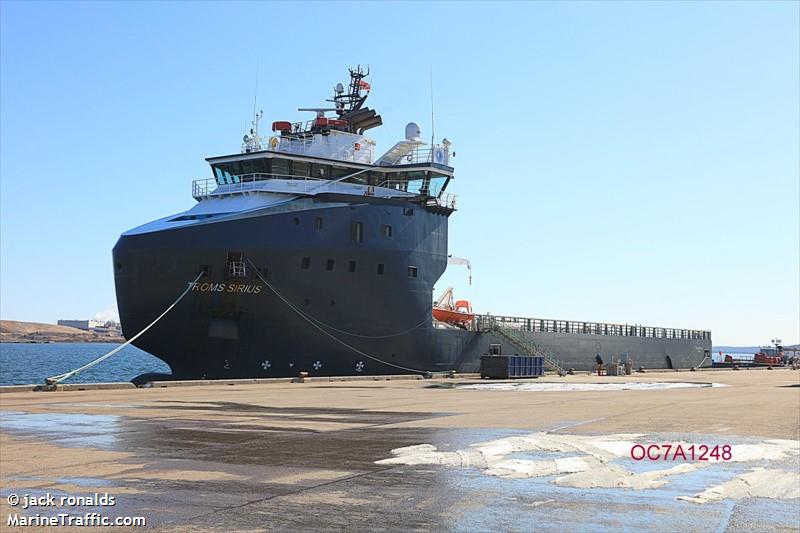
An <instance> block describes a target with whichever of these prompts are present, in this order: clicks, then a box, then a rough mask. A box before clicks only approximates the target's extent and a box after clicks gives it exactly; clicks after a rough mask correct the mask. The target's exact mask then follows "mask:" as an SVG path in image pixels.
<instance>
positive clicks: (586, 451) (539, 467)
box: [376, 432, 800, 503]
mask: <svg viewBox="0 0 800 533" xmlns="http://www.w3.org/2000/svg"><path fill="white" fill-rule="evenodd" d="M653 443H662V444H666V443H665V442H664V439H661V438H659V437H658V436H655V435H646V434H614V435H605V436H590V435H564V434H551V433H544V432H536V433H530V434H527V435H514V436H511V437H505V438H501V439H495V440H491V441H487V442H479V443H475V444H472V445H471V446H469V447H467V448H465V449H462V450H456V451H447V452H443V451H439V450H438V449H437V448H436V447H435V446H433V445H431V444H419V445H415V446H406V447H403V448H396V449H394V450H391V454H392V456H393V457H390V458H387V459H382V460H379V461H376V463H377V464H381V465H442V466H446V467H451V468H478V469H480V470H481V471H482V473H483V474H485V475H489V476H495V477H500V478H505V479H528V478H537V477H546V476H559V477H556V478H555V479H553V480H552V481H551V482H552V483H554V484H555V485H558V486H562V487H573V488H584V489H591V488H622V489H632V490H643V489H654V488H659V487H662V486H664V485H666V484H667V483H669V481H670V480H669V478H670V477H673V476H680V475H684V474H688V473H691V472H694V471H696V470H699V469H703V468H708V467H711V466H713V465H715V464H717V463H718V462H721V461H717V460H715V459H714V458H710V460H709V461H693V462H680V463H679V464H675V462H672V461H671V464H672V465H673V466H671V467H669V468H663V469H656V470H651V471H648V472H632V471H630V470H628V469H627V468H625V467H624V465H622V464H620V461H619V460H620V459H622V458H629V457H630V453H631V448H632V447H633V446H634V445H636V444H642V445H643V446H648V445H651V444H653ZM677 445H680V446H681V447H682V448H683V449H684V450H687V449H688V448H689V447H690V446H692V445H694V446H695V449H699V446H700V445H699V444H696V443H689V442H673V443H672V446H673V448H674V447H676V446H677ZM518 452H522V453H528V454H540V455H541V458H539V457H536V458H533V459H529V458H515V457H514V456H513V454H515V453H518ZM549 453H561V454H563V453H569V454H574V455H570V456H568V457H554V458H548V457H547V454H549ZM787 457H800V441H793V440H781V439H770V440H766V441H764V442H762V443H758V444H734V445H732V447H731V461H735V462H750V461H773V460H780V459H784V458H787ZM760 496H763V497H770V498H799V497H800V472H786V471H783V470H778V469H771V470H765V469H764V468H755V469H753V470H752V471H750V472H748V473H746V474H741V475H739V476H737V477H736V478H734V479H732V480H730V481H728V482H726V483H723V484H721V485H718V486H714V487H711V488H708V489H706V490H704V491H702V492H699V493H697V494H695V495H694V496H681V497H679V499H681V500H685V501H690V502H693V503H705V502H707V501H715V500H719V499H724V498H748V497H760Z"/></svg>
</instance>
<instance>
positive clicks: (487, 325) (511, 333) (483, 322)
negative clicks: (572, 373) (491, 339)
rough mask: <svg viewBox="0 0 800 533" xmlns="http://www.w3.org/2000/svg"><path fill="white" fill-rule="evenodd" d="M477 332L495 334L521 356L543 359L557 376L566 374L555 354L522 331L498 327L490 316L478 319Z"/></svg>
mask: <svg viewBox="0 0 800 533" xmlns="http://www.w3.org/2000/svg"><path fill="white" fill-rule="evenodd" d="M478 331H480V332H485V333H488V332H492V333H495V334H497V335H498V336H499V337H501V338H502V339H505V340H506V341H508V342H509V344H511V345H512V346H514V347H515V348H516V349H518V350H520V351H521V352H522V354H524V355H538V356H541V357H543V358H544V364H545V366H547V367H548V368H549V369H550V370H553V371H554V372H556V373H558V375H559V376H565V375H567V372H566V371H565V370H564V365H562V364H561V361H560V360H559V359H558V356H557V355H556V354H555V352H553V351H552V350H548V349H547V348H545V347H543V346H539V345H538V344H536V343H535V342H533V341H532V340H530V339H529V338H528V337H526V336H525V333H524V332H523V331H522V330H519V329H515V328H509V327H503V326H500V325H499V324H498V323H497V322H496V321H495V320H493V319H492V317H491V316H481V317H478Z"/></svg>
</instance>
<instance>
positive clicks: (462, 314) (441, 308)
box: [433, 287, 475, 327]
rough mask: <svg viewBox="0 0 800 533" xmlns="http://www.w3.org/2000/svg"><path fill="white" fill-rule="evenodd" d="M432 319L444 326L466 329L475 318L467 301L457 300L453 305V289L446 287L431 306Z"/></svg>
mask: <svg viewBox="0 0 800 533" xmlns="http://www.w3.org/2000/svg"><path fill="white" fill-rule="evenodd" d="M433 318H435V319H436V320H438V321H439V322H444V323H446V324H453V325H454V326H460V327H467V326H469V324H470V323H471V322H472V319H473V318H475V313H473V312H472V304H470V303H469V301H467V300H457V301H456V302H455V303H453V288H452V287H448V289H447V290H446V291H445V292H444V294H443V295H442V296H441V297H440V298H439V300H438V301H437V302H436V303H435V304H433Z"/></svg>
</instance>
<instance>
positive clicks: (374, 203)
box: [113, 68, 711, 379]
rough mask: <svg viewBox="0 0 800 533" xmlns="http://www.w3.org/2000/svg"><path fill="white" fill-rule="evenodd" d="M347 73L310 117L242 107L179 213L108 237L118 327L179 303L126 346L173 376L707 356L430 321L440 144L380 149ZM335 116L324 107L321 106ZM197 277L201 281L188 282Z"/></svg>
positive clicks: (685, 342) (439, 267) (566, 364)
mask: <svg viewBox="0 0 800 533" xmlns="http://www.w3.org/2000/svg"><path fill="white" fill-rule="evenodd" d="M367 74H368V73H366V72H364V71H362V69H361V68H357V69H352V70H351V71H350V82H349V84H348V86H347V87H344V86H343V85H342V84H338V85H337V86H336V87H335V89H334V95H333V97H332V98H331V99H329V100H328V102H330V103H331V104H332V106H331V107H328V108H311V109H301V111H311V112H313V113H314V114H315V118H313V119H311V120H309V121H306V122H296V123H291V122H288V121H276V122H274V123H273V124H272V130H273V133H274V135H273V136H272V137H270V138H268V139H263V138H262V137H261V136H260V135H259V120H260V118H261V114H260V113H259V114H257V115H256V117H255V118H254V121H253V127H252V129H251V130H250V132H249V133H248V134H247V135H245V137H244V142H243V145H242V150H241V153H238V154H232V155H227V156H220V157H212V158H209V159H207V161H208V163H209V164H210V167H211V177H209V178H207V179H201V180H196V181H194V182H193V183H192V195H193V197H194V198H195V199H196V200H197V201H198V203H197V205H195V206H194V207H193V208H192V209H190V210H188V211H185V212H182V213H178V214H176V215H171V216H168V217H165V218H162V219H159V220H156V221H153V222H150V223H148V224H145V225H143V226H140V227H138V228H135V229H132V230H130V231H127V232H125V233H124V234H123V235H122V236H121V237H120V239H119V241H118V242H117V245H116V246H115V248H114V253H113V255H114V272H115V286H116V292H117V302H118V307H119V312H120V319H121V323H122V328H123V333H124V335H125V337H126V338H131V337H132V336H133V335H135V334H137V333H138V332H140V331H141V330H142V329H144V328H145V326H147V325H148V324H149V323H150V322H151V321H152V320H153V318H155V317H157V316H158V315H159V314H160V313H162V312H163V311H164V309H166V308H167V307H168V306H169V305H170V304H171V303H172V302H173V301H174V299H175V296H176V295H177V294H178V293H180V292H181V291H182V290H183V289H184V288H185V287H186V286H187V283H189V284H190V286H189V292H188V293H187V295H186V297H185V299H184V300H183V301H181V302H179V304H178V305H176V306H175V308H174V309H172V310H171V312H170V313H169V314H168V315H166V316H165V317H164V318H163V319H162V320H161V321H160V322H159V323H158V324H157V325H156V326H155V327H153V328H152V329H150V330H148V331H147V332H146V333H145V334H143V335H142V336H141V337H139V338H138V339H137V340H136V341H135V342H134V344H135V345H136V346H138V347H140V348H142V349H144V350H146V351H148V352H150V353H151V354H153V355H155V356H156V357H159V358H160V359H162V360H164V361H165V362H166V363H167V364H168V365H169V366H170V367H171V369H172V377H174V378H178V379H198V378H209V379H210V378H219V377H223V378H233V377H278V376H294V375H297V373H298V372H300V371H305V372H309V373H310V374H311V375H352V374H359V373H360V374H391V373H410V372H435V371H447V370H456V371H459V372H474V371H477V370H478V367H479V365H480V355H481V354H487V353H504V354H505V353H539V354H543V355H545V356H546V360H547V361H548V363H549V365H550V367H551V368H555V369H562V368H570V367H572V368H576V369H589V368H593V367H594V366H595V365H596V361H597V358H598V356H599V357H600V358H602V359H603V360H605V362H611V361H612V360H616V359H619V358H623V359H627V358H630V359H631V360H633V362H634V364H635V365H637V366H639V365H641V366H645V367H648V368H669V367H689V366H696V365H699V364H701V363H704V362H705V361H707V360H708V357H709V354H710V350H711V335H710V332H708V331H698V330H686V329H672V328H655V327H643V326H628V325H621V324H601V323H590V322H576V321H564V320H543V319H534V318H518V317H488V316H480V315H478V316H475V317H474V319H473V320H472V321H470V322H469V323H468V324H464V323H463V322H462V323H460V324H458V325H454V324H448V323H444V322H439V321H435V320H434V319H433V317H432V313H433V288H434V284H435V283H436V282H437V280H438V279H439V278H440V276H441V275H442V273H443V272H444V270H445V269H446V267H447V264H448V246H447V243H448V238H447V232H448V221H449V217H450V215H451V214H452V213H453V212H455V210H456V197H455V196H454V195H453V194H451V193H450V192H449V190H448V187H449V185H450V183H451V181H452V179H453V178H454V168H453V166H452V165H451V159H452V158H453V156H454V155H455V154H454V153H453V152H452V151H451V146H452V144H451V143H450V141H448V140H447V139H443V140H442V141H441V142H440V143H434V142H433V141H431V143H429V144H428V143H425V142H423V141H422V138H421V132H420V129H419V127H418V126H417V125H416V124H414V123H410V124H408V126H407V127H406V135H405V139H403V140H401V141H399V142H397V143H396V144H395V145H394V146H393V147H392V148H390V149H389V150H388V151H387V152H386V153H384V154H383V155H381V156H380V157H375V142H374V141H373V140H372V139H370V138H369V137H367V136H366V135H364V133H365V132H366V131H367V130H369V129H371V128H374V127H376V126H379V125H381V124H382V119H381V117H380V116H379V115H378V114H377V113H376V112H375V111H374V110H371V109H369V108H367V107H364V103H365V101H366V98H367V96H368V94H369V91H370V90H371V87H370V85H369V84H368V83H367V82H366V81H365V79H364V78H365V77H366V75H367ZM331 112H332V113H334V117H333V118H331V117H329V116H327V114H328V113H331ZM198 276H199V277H198Z"/></svg>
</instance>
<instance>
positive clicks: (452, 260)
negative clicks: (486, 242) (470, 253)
mask: <svg viewBox="0 0 800 533" xmlns="http://www.w3.org/2000/svg"><path fill="white" fill-rule="evenodd" d="M447 264H448V265H464V266H465V267H467V270H468V271H469V284H470V285H472V263H470V262H469V259H464V258H463V257H453V256H452V255H448V256H447Z"/></svg>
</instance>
